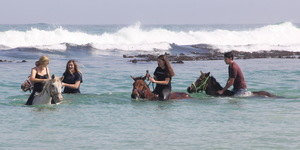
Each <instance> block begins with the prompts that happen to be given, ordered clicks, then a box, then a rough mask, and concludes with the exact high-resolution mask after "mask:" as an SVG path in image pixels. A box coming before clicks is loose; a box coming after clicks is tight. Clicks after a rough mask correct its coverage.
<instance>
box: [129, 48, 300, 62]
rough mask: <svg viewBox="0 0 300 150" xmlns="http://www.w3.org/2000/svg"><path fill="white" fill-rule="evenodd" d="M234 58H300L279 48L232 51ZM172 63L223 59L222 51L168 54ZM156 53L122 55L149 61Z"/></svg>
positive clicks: (136, 59) (132, 59) (299, 55)
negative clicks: (256, 50) (257, 50)
mask: <svg viewBox="0 0 300 150" xmlns="http://www.w3.org/2000/svg"><path fill="white" fill-rule="evenodd" d="M233 52H234V56H235V59H256V58H283V59H300V52H290V51H281V50H272V51H260V52H240V51H233ZM165 54H166V55H168V58H169V60H170V61H171V62H172V63H179V64H181V63H184V61H206V60H223V55H224V53H221V52H218V51H215V50H211V51H209V52H207V53H197V52H190V53H189V54H184V53H181V54H178V55H177V54H176V55H172V54H168V53H165ZM157 56H158V55H157V54H139V55H123V58H125V59H129V62H132V63H138V62H150V61H156V60H157Z"/></svg>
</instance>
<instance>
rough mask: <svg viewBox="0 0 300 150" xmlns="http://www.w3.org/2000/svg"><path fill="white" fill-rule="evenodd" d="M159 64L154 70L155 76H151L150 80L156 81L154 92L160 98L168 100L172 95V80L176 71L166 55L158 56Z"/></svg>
mask: <svg viewBox="0 0 300 150" xmlns="http://www.w3.org/2000/svg"><path fill="white" fill-rule="evenodd" d="M157 64H158V67H157V68H156V69H155V71H154V78H152V77H149V80H150V81H151V82H153V83H156V87H155V89H154V91H153V93H154V94H156V95H158V96H159V98H160V100H167V99H169V97H170V95H171V90H172V87H171V80H172V77H173V76H174V75H175V73H174V71H173V68H172V66H171V64H170V62H169V60H168V58H167V57H166V56H165V55H160V56H159V57H158V60H157Z"/></svg>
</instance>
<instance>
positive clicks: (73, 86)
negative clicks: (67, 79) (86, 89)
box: [62, 80, 80, 89]
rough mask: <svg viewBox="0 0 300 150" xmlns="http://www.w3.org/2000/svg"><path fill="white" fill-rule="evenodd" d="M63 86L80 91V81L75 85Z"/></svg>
mask: <svg viewBox="0 0 300 150" xmlns="http://www.w3.org/2000/svg"><path fill="white" fill-rule="evenodd" d="M62 85H63V86H66V87H68V88H71V89H78V88H79V85H80V81H79V80H78V81H75V84H68V83H62Z"/></svg>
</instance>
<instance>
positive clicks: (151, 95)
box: [144, 85, 155, 99]
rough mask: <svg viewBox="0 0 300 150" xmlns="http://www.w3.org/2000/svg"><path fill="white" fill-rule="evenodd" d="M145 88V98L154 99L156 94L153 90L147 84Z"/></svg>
mask: <svg viewBox="0 0 300 150" xmlns="http://www.w3.org/2000/svg"><path fill="white" fill-rule="evenodd" d="M144 90H145V92H144V96H145V98H147V99H153V98H154V97H155V95H154V94H153V93H152V92H151V90H150V88H149V87H148V86H147V85H145V86H144Z"/></svg>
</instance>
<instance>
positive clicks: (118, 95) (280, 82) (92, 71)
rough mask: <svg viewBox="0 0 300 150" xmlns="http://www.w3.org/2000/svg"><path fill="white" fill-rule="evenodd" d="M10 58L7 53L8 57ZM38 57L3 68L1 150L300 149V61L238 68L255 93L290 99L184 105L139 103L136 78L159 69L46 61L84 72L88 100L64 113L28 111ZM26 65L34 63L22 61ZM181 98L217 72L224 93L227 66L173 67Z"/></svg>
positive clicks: (203, 99) (109, 61)
mask: <svg viewBox="0 0 300 150" xmlns="http://www.w3.org/2000/svg"><path fill="white" fill-rule="evenodd" d="M2 53H3V52H2ZM40 54H41V53H35V54H34V55H32V56H30V55H28V54H27V55H26V54H24V55H22V52H19V53H18V55H17V56H12V55H10V56H4V55H3V57H2V59H7V60H14V62H13V63H0V74H1V79H0V85H1V89H0V108H1V110H0V121H1V127H0V129H1V131H0V134H1V136H0V148H1V149H151V150H152V149H180V150H181V149H195V150H198V149H272V150H273V149H299V148H300V144H299V142H298V141H299V140H300V135H299V131H300V127H299V124H300V119H299V114H300V109H299V106H300V103H299V102H300V91H299V89H300V86H299V83H300V77H299V75H300V70H299V69H298V68H299V64H300V59H251V60H236V62H237V63H238V64H239V65H240V66H241V68H242V69H243V71H244V75H245V78H246V80H247V84H248V89H249V90H250V91H258V90H265V91H269V92H271V93H273V94H276V95H279V96H282V97H284V98H278V99H271V98H221V97H210V96H207V95H205V94H203V93H198V94H193V95H192V96H193V97H194V98H193V99H188V100H177V101H164V102H152V101H135V100H132V99H131V98H130V94H131V90H132V83H133V81H132V79H131V78H130V75H132V76H142V75H144V74H145V71H146V70H149V71H150V73H153V71H154V69H155V67H156V66H157V63H156V62H147V63H137V64H133V63H130V62H128V59H124V58H122V57H121V56H118V55H117V56H103V55H86V54H80V55H58V54H51V53H46V54H47V55H48V56H49V57H50V59H51V62H50V64H49V68H50V71H51V74H55V75H57V76H60V75H62V73H63V71H64V69H65V63H66V62H67V61H68V60H69V59H71V58H72V59H77V60H78V61H79V64H80V68H81V70H82V72H83V83H82V85H81V91H82V94H78V95H69V94H64V95H63V96H64V101H63V103H62V104H59V105H50V106H25V105H23V104H24V103H25V102H26V100H27V98H28V96H29V93H24V92H22V91H21V89H20V84H21V83H22V82H23V80H25V78H26V76H28V74H29V73H30V69H31V68H32V67H33V64H34V61H35V60H36V59H38V57H39V55H40ZM22 59H26V60H28V62H26V63H16V61H19V60H22ZM173 68H174V70H175V73H176V76H175V77H174V78H173V80H172V86H173V91H181V92H185V91H186V88H187V87H188V86H189V85H190V84H191V83H192V82H194V81H195V80H196V78H197V77H198V76H199V75H200V74H199V71H200V70H202V71H203V72H211V75H213V76H214V77H215V78H216V79H217V80H218V81H219V82H220V83H221V85H223V86H224V84H225V81H226V79H227V65H225V63H224V62H223V61H222V60H218V61H194V62H185V63H184V64H173Z"/></svg>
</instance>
